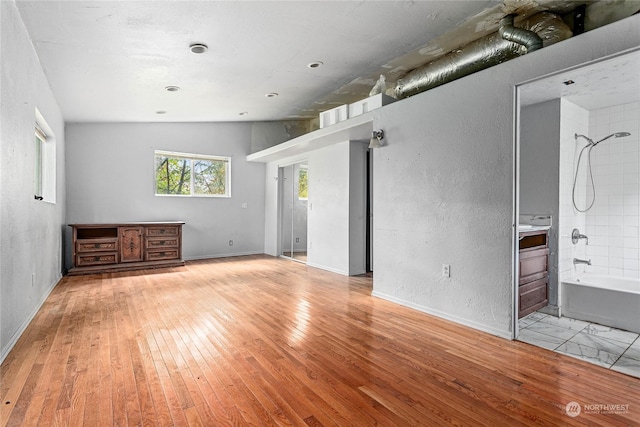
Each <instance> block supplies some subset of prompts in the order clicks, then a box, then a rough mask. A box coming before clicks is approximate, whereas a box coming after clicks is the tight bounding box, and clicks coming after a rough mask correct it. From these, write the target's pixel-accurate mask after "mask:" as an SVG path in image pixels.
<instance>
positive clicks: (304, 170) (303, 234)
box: [278, 161, 309, 263]
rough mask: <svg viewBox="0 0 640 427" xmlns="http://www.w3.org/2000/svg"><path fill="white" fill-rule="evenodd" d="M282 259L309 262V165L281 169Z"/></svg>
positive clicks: (301, 163) (294, 165) (302, 164)
mask: <svg viewBox="0 0 640 427" xmlns="http://www.w3.org/2000/svg"><path fill="white" fill-rule="evenodd" d="M278 176H279V177H280V181H281V186H280V255H281V256H283V257H287V258H290V259H292V260H295V261H299V262H303V263H306V262H307V202H308V192H309V186H308V182H309V181H308V176H309V166H308V163H307V162H306V161H304V162H300V163H294V164H292V165H288V166H281V167H280V168H279V173H278Z"/></svg>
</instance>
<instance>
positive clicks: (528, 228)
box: [518, 224, 551, 233]
mask: <svg viewBox="0 0 640 427" xmlns="http://www.w3.org/2000/svg"><path fill="white" fill-rule="evenodd" d="M550 228H551V226H550V225H529V224H520V225H518V232H520V233H526V232H529V231H548V230H549V229H550Z"/></svg>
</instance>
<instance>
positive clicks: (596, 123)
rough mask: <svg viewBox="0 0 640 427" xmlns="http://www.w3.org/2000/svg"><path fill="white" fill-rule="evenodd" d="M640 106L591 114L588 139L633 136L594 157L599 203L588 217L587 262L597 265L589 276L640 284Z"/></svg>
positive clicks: (598, 148)
mask: <svg viewBox="0 0 640 427" xmlns="http://www.w3.org/2000/svg"><path fill="white" fill-rule="evenodd" d="M639 106H640V104H639V103H638V102H634V103H630V104H624V105H616V106H612V107H607V108H602V109H599V110H594V111H590V112H589V133H588V135H589V136H590V137H591V138H592V139H593V140H594V141H598V140H600V139H602V138H604V137H605V136H607V135H610V134H612V133H614V132H622V131H625V132H630V133H631V135H630V136H628V137H625V138H611V139H607V140H606V141H603V142H602V143H600V144H598V145H597V146H595V147H594V148H593V150H592V152H591V161H592V167H593V178H594V181H595V188H596V199H595V203H594V205H593V208H592V209H591V210H589V211H588V212H587V213H586V215H585V216H586V227H585V234H586V235H587V236H589V246H587V247H586V248H585V249H586V256H587V257H588V258H590V259H591V260H592V265H591V266H586V267H585V270H586V271H588V272H594V273H598V274H606V275H612V276H618V277H627V278H631V279H638V278H640V246H639V243H640V239H639V238H638V237H639V236H640V235H639V230H640V200H639V199H640V197H639V195H640V137H639V135H638V133H639V124H640V108H639ZM589 189H590V187H589Z"/></svg>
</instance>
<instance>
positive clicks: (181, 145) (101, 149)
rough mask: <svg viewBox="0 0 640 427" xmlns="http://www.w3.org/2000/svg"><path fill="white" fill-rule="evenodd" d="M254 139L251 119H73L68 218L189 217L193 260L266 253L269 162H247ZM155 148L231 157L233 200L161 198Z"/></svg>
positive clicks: (186, 233) (187, 240)
mask: <svg viewBox="0 0 640 427" xmlns="http://www.w3.org/2000/svg"><path fill="white" fill-rule="evenodd" d="M250 144H251V124H250V123H129V124H127V123H108V124H97V123H92V124H68V125H67V185H68V187H67V188H68V197H67V207H68V216H67V223H69V224H72V223H94V222H98V223H99V222H124V221H163V220H183V221H185V222H186V224H185V226H184V228H183V256H184V258H185V259H196V258H209V257H220V256H230V255H241V254H253V253H263V251H264V176H265V174H264V164H260V163H248V162H247V161H246V156H247V154H249V150H250ZM154 150H168V151H177V152H185V153H195V154H210V155H220V156H230V157H231V197H230V198H206V197H195V198H190V197H167V196H155V195H154V154H153V153H154ZM243 203H246V204H247V207H246V208H243V207H242V205H243ZM229 240H233V242H234V244H233V246H229Z"/></svg>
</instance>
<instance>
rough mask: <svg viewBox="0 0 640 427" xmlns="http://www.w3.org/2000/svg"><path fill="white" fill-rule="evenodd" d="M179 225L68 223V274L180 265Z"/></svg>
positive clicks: (153, 223) (180, 237)
mask: <svg viewBox="0 0 640 427" xmlns="http://www.w3.org/2000/svg"><path fill="white" fill-rule="evenodd" d="M183 224H184V222H182V221H170V222H133V223H126V224H70V227H71V229H72V233H73V237H72V267H71V269H69V275H78V274H89V273H105V272H114V271H125V270H138V269H143V268H158V267H175V266H181V265H184V261H183V260H182V225H183Z"/></svg>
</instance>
